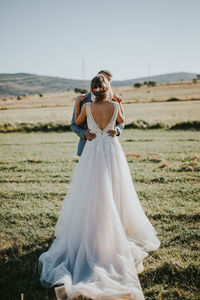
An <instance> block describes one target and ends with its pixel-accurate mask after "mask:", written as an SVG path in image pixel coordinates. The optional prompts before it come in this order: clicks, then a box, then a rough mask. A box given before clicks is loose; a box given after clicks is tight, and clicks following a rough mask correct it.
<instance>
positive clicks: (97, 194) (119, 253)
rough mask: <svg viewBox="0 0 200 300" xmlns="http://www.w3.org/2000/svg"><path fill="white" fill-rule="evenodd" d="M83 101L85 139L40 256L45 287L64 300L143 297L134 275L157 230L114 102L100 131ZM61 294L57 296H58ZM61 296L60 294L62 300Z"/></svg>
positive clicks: (155, 243) (156, 244)
mask: <svg viewBox="0 0 200 300" xmlns="http://www.w3.org/2000/svg"><path fill="white" fill-rule="evenodd" d="M90 105H91V103H87V107H86V111H87V123H88V128H90V129H91V131H92V132H94V133H96V138H95V139H93V140H92V141H87V142H86V144H85V147H84V150H83V152H82V155H81V157H80V159H79V162H78V163H77V165H76V167H75V170H74V173H73V176H72V179H71V183H70V187H69V190H68V192H67V194H66V197H65V199H64V202H63V206H62V209H61V212H60V215H59V218H58V221H57V224H56V227H55V236H56V238H55V240H54V242H53V244H52V245H51V247H50V248H49V250H48V251H47V252H44V253H43V254H41V256H40V257H39V272H40V280H41V283H42V285H43V286H45V287H52V286H54V285H57V286H58V285H62V284H63V286H62V287H58V288H55V289H57V293H58V294H59V289H60V291H62V292H63V291H65V292H66V293H67V297H68V298H67V299H74V298H76V297H78V296H79V295H84V296H85V297H87V298H90V299H105V300H106V299H109V300H111V299H112V300H120V299H137V300H141V299H144V295H143V292H142V288H141V285H140V282H139V279H138V276H137V274H138V273H139V272H141V271H143V259H144V258H145V257H146V256H147V255H148V253H147V252H148V251H150V250H155V249H157V248H158V247H159V245H160V242H159V239H158V238H157V235H156V234H157V232H156V231H155V229H154V228H153V226H152V225H151V223H150V222H149V220H148V218H147V217H146V215H145V213H144V211H143V208H142V206H141V204H140V202H139V200H138V197H137V194H136V191H135V188H134V185H133V182H132V178H131V174H130V170H129V166H128V163H127V161H126V157H125V155H124V151H123V149H122V147H121V145H120V143H119V140H118V137H114V138H113V137H111V136H109V135H108V134H107V131H108V130H109V129H113V128H114V126H115V122H116V118H117V113H118V106H117V105H116V103H115V102H113V105H114V113H113V116H112V119H111V120H110V122H109V124H108V125H107V126H106V128H105V129H104V130H101V129H100V128H99V127H98V126H97V124H96V122H95V120H94V118H93V115H92V113H91V109H90ZM62 292H61V293H62ZM61 298H62V297H60V299H61ZM63 299H64V298H63Z"/></svg>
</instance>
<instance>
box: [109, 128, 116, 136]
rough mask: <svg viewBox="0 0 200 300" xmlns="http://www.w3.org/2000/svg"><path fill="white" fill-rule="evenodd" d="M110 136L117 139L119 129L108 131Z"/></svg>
mask: <svg viewBox="0 0 200 300" xmlns="http://www.w3.org/2000/svg"><path fill="white" fill-rule="evenodd" d="M108 135H110V136H112V137H115V136H116V135H117V129H116V128H115V129H113V130H112V129H110V130H108Z"/></svg>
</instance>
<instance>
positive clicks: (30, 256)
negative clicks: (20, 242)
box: [0, 239, 56, 300]
mask: <svg viewBox="0 0 200 300" xmlns="http://www.w3.org/2000/svg"><path fill="white" fill-rule="evenodd" d="M51 243H52V239H47V240H45V241H43V242H42V243H39V244H38V245H36V244H32V245H29V246H25V247H22V248H20V247H18V246H14V247H12V248H8V249H4V250H2V251H1V265H0V270H1V276H0V285H1V289H0V299H4V300H6V299H9V300H15V299H16V300H19V299H20V294H22V293H23V294H24V300H40V299H41V300H54V299H56V297H55V293H54V290H53V289H44V288H43V287H42V286H41V285H40V281H39V273H38V268H37V264H38V258H39V256H40V254H41V253H42V252H45V251H46V250H47V249H48V248H49V245H50V244H51ZM21 252H22V253H23V254H20V253H21Z"/></svg>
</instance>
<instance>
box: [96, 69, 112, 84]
mask: <svg viewBox="0 0 200 300" xmlns="http://www.w3.org/2000/svg"><path fill="white" fill-rule="evenodd" d="M99 74H101V75H103V76H105V77H106V79H107V80H108V82H111V81H112V77H113V76H112V73H111V72H110V71H108V70H101V71H100V72H99V73H98V75H99Z"/></svg>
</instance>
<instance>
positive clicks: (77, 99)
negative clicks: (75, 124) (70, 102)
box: [76, 94, 87, 102]
mask: <svg viewBox="0 0 200 300" xmlns="http://www.w3.org/2000/svg"><path fill="white" fill-rule="evenodd" d="M85 98H87V94H86V95H85V94H84V95H80V96H78V97H77V98H76V102H81V101H83V100H84V99H85Z"/></svg>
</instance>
